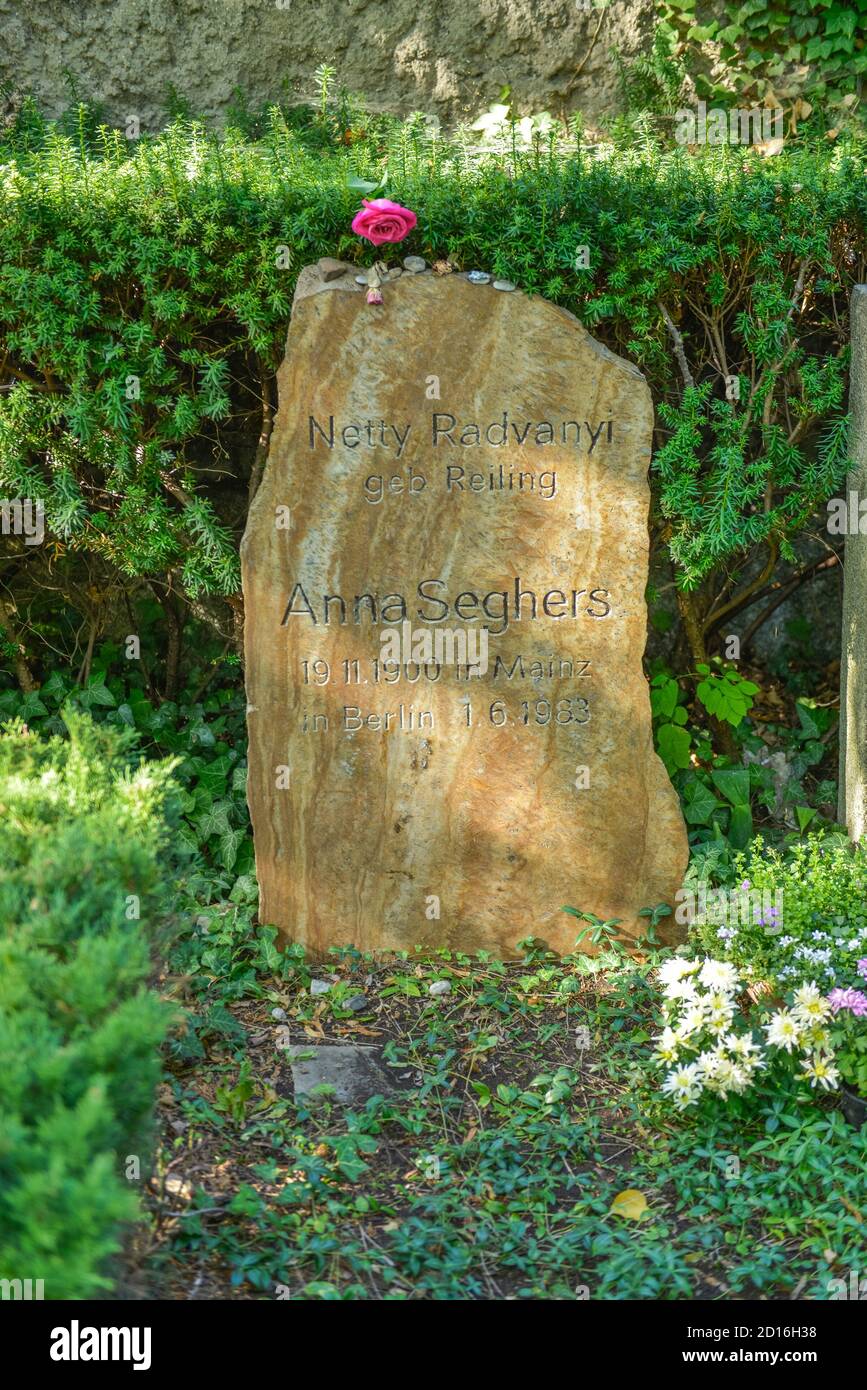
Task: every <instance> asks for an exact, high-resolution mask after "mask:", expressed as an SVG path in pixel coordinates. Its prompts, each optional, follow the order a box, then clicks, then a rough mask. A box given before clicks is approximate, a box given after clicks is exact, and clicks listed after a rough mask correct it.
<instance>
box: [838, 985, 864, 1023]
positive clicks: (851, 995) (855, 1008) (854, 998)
mask: <svg viewBox="0 0 867 1390" xmlns="http://www.w3.org/2000/svg"><path fill="white" fill-rule="evenodd" d="M828 1003H829V1004H830V1005H831V1008H832V1009H833V1011H834V1013H835V1014H836V1013H839V1012H840V1010H841V1009H848V1010H849V1011H850V1013H853V1014H854V1015H855V1017H856V1018H864V1017H867V994H864V992H863V991H862V990H860V989H832V990H831V993H830V994H829V995H828Z"/></svg>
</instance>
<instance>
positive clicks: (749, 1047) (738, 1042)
mask: <svg viewBox="0 0 867 1390" xmlns="http://www.w3.org/2000/svg"><path fill="white" fill-rule="evenodd" d="M721 1041H722V1044H723V1046H724V1047H727V1048H728V1050H729V1052H733V1053H734V1054H735V1056H736V1057H739V1058H742V1059H747V1058H750V1057H752V1056H753V1054H754V1053H757V1052H758V1053H760V1052H761V1050H762V1049H761V1048H760V1046H759V1044H758V1043H757V1042H753V1039H752V1036H751V1035H750V1034H749V1033H742V1034H741V1036H740V1037H738V1036H737V1035H736V1034H735V1033H726V1035H725V1037H724V1038H722V1039H721Z"/></svg>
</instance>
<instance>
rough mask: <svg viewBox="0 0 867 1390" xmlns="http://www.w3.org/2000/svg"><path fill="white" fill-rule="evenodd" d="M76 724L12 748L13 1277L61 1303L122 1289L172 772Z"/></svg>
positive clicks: (4, 861) (4, 981)
mask: <svg viewBox="0 0 867 1390" xmlns="http://www.w3.org/2000/svg"><path fill="white" fill-rule="evenodd" d="M68 724H69V738H68V739H62V738H60V737H58V736H54V737H50V738H47V739H43V738H39V737H37V736H36V735H35V734H33V733H32V732H30V731H28V729H27V727H26V726H25V725H23V724H22V723H21V722H20V721H13V722H11V723H10V724H8V725H6V726H5V729H4V731H3V733H2V736H0V807H2V827H0V1048H2V1054H3V1059H4V1060H3V1067H2V1071H0V1110H2V1112H3V1116H4V1132H3V1139H2V1143H0V1275H2V1276H3V1277H4V1278H21V1279H27V1278H32V1279H43V1280H44V1281H45V1297H46V1298H55V1299H62V1298H87V1297H89V1296H92V1295H93V1294H95V1293H96V1292H98V1291H99V1290H100V1289H103V1288H106V1287H109V1286H110V1281H109V1280H108V1278H107V1276H106V1272H105V1263H106V1260H107V1257H108V1256H110V1255H111V1254H112V1253H114V1252H115V1251H116V1250H117V1249H118V1247H119V1229H120V1223H121V1222H124V1221H127V1220H129V1219H131V1218H132V1217H133V1216H134V1215H135V1214H136V1210H137V1203H136V1199H135V1195H134V1194H135V1191H136V1188H135V1185H134V1183H133V1182H131V1181H129V1180H128V1178H127V1174H126V1169H125V1165H126V1162H127V1158H128V1157H129V1156H130V1155H132V1156H135V1157H136V1158H138V1160H139V1163H140V1166H141V1170H142V1172H144V1170H145V1168H146V1163H145V1156H146V1154H147V1147H148V1144H149V1134H148V1130H149V1122H150V1114H151V1108H152V1105H153V1098H154V1090H155V1086H156V1082H157V1079H158V1077H159V1072H160V1063H159V1054H158V1050H157V1049H158V1046H159V1043H160V1041H161V1040H162V1037H163V1034H164V1032H165V1028H166V1022H167V1015H166V1009H165V1006H164V1005H163V1004H162V1003H161V1002H160V1001H159V999H158V998H157V996H156V995H155V994H154V993H152V992H151V991H150V990H148V989H147V988H146V982H147V979H148V976H149V974H150V970H151V962H150V955H149V950H148V941H147V936H146V935H145V931H146V929H147V928H148V927H151V928H153V927H154V926H155V925H156V924H157V922H158V921H159V914H160V913H161V912H162V911H163V910H164V908H163V893H164V884H163V878H162V872H163V871H162V866H161V864H160V856H161V854H162V852H163V849H164V841H165V835H164V816H165V815H166V812H167V797H168V794H169V790H170V782H169V773H170V766H169V765H165V764H164V765H160V764H157V763H148V764H142V765H140V766H139V765H138V760H137V759H135V758H133V757H132V755H131V743H130V737H129V735H128V734H127V735H126V736H124V735H122V734H120V733H119V732H117V731H113V730H110V729H107V728H101V729H100V728H97V727H95V726H94V725H92V724H91V723H90V721H89V720H87V719H86V718H85V717H83V716H81V715H79V716H75V715H73V714H70V715H69V716H68Z"/></svg>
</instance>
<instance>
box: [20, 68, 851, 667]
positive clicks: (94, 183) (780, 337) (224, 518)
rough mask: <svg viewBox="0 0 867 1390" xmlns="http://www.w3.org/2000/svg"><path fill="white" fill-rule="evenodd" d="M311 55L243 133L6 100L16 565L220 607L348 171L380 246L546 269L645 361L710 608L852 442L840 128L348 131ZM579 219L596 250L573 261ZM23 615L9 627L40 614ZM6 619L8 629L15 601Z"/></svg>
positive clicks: (360, 254) (572, 304) (682, 535)
mask: <svg viewBox="0 0 867 1390" xmlns="http://www.w3.org/2000/svg"><path fill="white" fill-rule="evenodd" d="M330 81H331V79H330V78H329V77H328V76H327V75H323V76H322V82H323V84H324V92H325V95H324V106H323V108H322V110H320V111H319V112H318V113H313V115H312V117H310V119H309V120H308V121H307V123H306V124H304V123H303V122H302V121H300V119H299V121H298V122H297V123H295V124H291V123H290V122H289V121H288V120H287V117H286V116H285V115H284V114H283V113H281V112H280V111H279V110H278V109H277V108H272V109H271V111H270V113H268V114H267V118H266V119H263V118H261V117H257V118H256V121H255V122H253V125H254V126H255V128H256V131H257V138H256V139H249V138H247V137H246V136H245V135H243V134H242V133H241V131H240V130H238V129H233V128H230V129H228V130H227V131H226V132H225V134H223V135H222V136H219V137H218V136H216V135H214V134H212V133H210V132H208V131H207V130H206V129H205V128H204V127H203V126H201V125H200V124H197V123H196V122H194V121H191V120H189V119H180V118H179V119H178V120H177V121H176V122H175V124H173V125H172V126H171V127H170V128H169V129H167V130H166V131H165V132H164V133H163V134H161V135H159V136H156V137H142V138H141V139H140V140H138V141H129V140H127V139H125V138H124V136H123V135H122V134H121V132H118V131H112V130H109V129H107V128H99V129H94V128H93V125H92V123H91V122H89V121H88V119H87V113H86V112H85V111H82V112H81V113H80V121H79V128H78V130H77V131H75V132H74V133H68V131H67V133H64V131H62V130H61V129H60V128H59V127H57V126H52V125H49V124H46V123H43V122H41V121H40V120H39V118H38V116H37V115H36V114H35V113H34V112H33V111H32V109H29V108H28V112H27V113H26V119H24V118H22V119H21V120H20V121H19V123H18V124H17V125H16V126H14V127H12V128H11V129H10V130H9V131H7V132H6V133H5V134H4V137H3V139H4V141H5V143H4V144H2V145H0V181H2V192H3V197H2V202H0V386H3V387H5V388H7V389H4V390H2V391H0V493H2V494H5V495H9V496H19V495H20V496H27V497H41V498H43V499H44V501H45V505H46V524H47V527H48V537H49V542H48V544H47V545H45V546H44V547H38V548H36V551H38V552H39V553H34V549H33V548H31V549H29V550H27V551H25V548H24V546H23V542H22V543H21V544H20V545H18V547H17V549H16V548H15V544H14V543H13V545H12V563H11V564H10V566H9V569H8V570H7V571H6V573H5V582H6V584H7V586H8V587H9V589H10V591H11V592H12V593H13V594H14V595H21V596H22V601H24V600H26V601H27V602H28V603H29V602H30V599H31V597H33V598H35V601H36V602H37V604H43V602H44V601H43V599H42V597H41V594H42V592H44V591H45V590H46V589H50V590H51V592H52V594H53V593H54V592H55V585H56V582H57V580H56V576H57V574H58V573H60V574H61V575H62V577H63V581H64V589H65V593H66V594H67V596H68V601H69V603H70V605H71V607H72V609H74V610H75V611H76V612H80V611H81V608H82V606H84V607H85V608H86V607H87V604H86V603H84V600H83V599H82V593H85V594H88V593H90V592H91V591H92V587H93V585H94V583H96V584H97V587H98V588H99V589H100V591H103V590H104V589H105V588H106V587H108V586H110V585H114V586H115V587H116V588H117V587H118V586H119V587H120V588H121V589H128V588H129V587H130V586H132V585H134V582H135V581H138V580H141V579H146V580H150V581H152V582H153V583H154V584H156V585H158V586H160V593H161V594H163V593H164V591H165V589H166V588H167V587H168V588H170V591H171V594H172V595H173V596H174V598H175V599H176V600H178V599H180V598H181V597H184V598H185V599H186V600H187V602H190V603H192V602H195V601H196V600H197V599H201V598H202V597H204V596H207V595H213V596H215V598H218V599H219V598H220V597H227V598H229V599H230V600H231V601H232V602H233V603H234V604H235V605H237V602H238V597H237V589H238V560H237V542H238V538H239V535H240V532H241V530H242V527H243V524H244V520H245V515H246V506H247V500H248V485H249V480H250V475H251V471H252V469H253V457H254V455H255V451H256V440H257V438H258V435H259V432H260V430H261V426H262V419H263V416H262V402H263V401H264V400H265V399H266V398H269V399H270V400H271V401H272V403H273V380H272V376H273V371H274V368H275V367H276V365H277V363H278V361H279V357H280V352H281V349H282V345H283V343H284V340H285V333H286V327H287V323H288V319H289V314H290V306H291V300H292V293H293V289H294V283H295V278H296V275H297V273H298V270H299V269H300V267H301V266H302V265H304V264H305V263H306V262H309V261H311V260H315V259H316V258H317V257H318V256H321V255H323V254H334V255H338V256H343V257H347V258H349V260H351V261H353V260H354V261H363V260H364V259H365V258H369V254H368V250H365V248H364V246H363V245H362V243H361V242H360V241H359V240H358V238H356V237H354V236H353V235H352V233H351V232H350V230H349V224H350V221H351V218H352V216H353V214H354V212H355V211H356V210H357V208H358V205H359V199H360V196H361V192H362V188H363V187H367V186H370V185H373V186H375V187H377V188H378V189H380V190H381V191H385V192H386V193H388V195H389V196H392V197H395V198H397V199H398V200H400V201H401V202H403V203H404V204H406V205H408V206H410V207H412V208H413V209H414V210H416V211H417V213H418V217H419V225H418V228H417V229H416V231H415V232H414V233H413V234H412V236H411V237H410V238H409V239H408V241H407V242H406V243H405V244H404V246H403V247H402V248H401V249H402V251H411V252H417V253H421V254H424V255H425V256H427V257H428V258H431V257H441V256H448V257H449V258H450V259H451V261H452V263H453V264H455V265H457V266H458V267H464V268H469V267H471V266H476V265H484V266H485V267H486V268H488V269H489V270H491V271H493V272H494V273H495V274H497V275H502V276H506V277H508V278H511V279H513V280H514V281H516V282H517V283H518V284H519V285H520V286H521V287H522V288H524V289H526V290H528V291H530V292H533V293H541V294H544V295H545V296H546V297H548V298H549V299H551V300H553V301H554V302H556V303H559V304H563V305H564V306H566V307H567V308H569V309H570V310H572V311H573V312H575V313H576V314H577V315H578V316H579V317H580V318H581V319H582V320H583V322H584V323H585V324H587V326H588V327H589V328H590V329H591V330H592V331H593V332H594V333H595V334H597V335H598V336H599V337H601V338H602V339H603V341H605V342H606V343H607V344H608V345H609V346H610V347H612V348H613V349H614V350H615V351H617V352H620V353H622V354H623V355H624V356H627V357H629V358H631V359H632V360H633V361H635V362H637V363H638V365H639V366H640V367H641V368H642V369H643V370H644V371H645V373H646V375H647V377H648V379H649V382H650V385H651V388H652V390H653V393H654V398H655V400H656V401H657V402H658V404H659V420H660V426H661V428H660V432H659V448H658V450H657V453H656V456H655V458H654V460H653V465H652V467H653V479H654V483H655V486H656V491H657V497H658V505H659V509H660V511H661V515H662V519H663V529H662V535H663V540H664V542H665V543H666V544H667V545H668V547H669V550H670V554H671V558H672V561H673V563H674V566H675V569H676V574H677V578H678V582H679V583H680V584H681V585H682V586H686V587H687V588H689V589H690V590H691V591H693V592H695V593H696V601H697V602H700V603H703V604H704V605H705V609H706V610H708V609H709V608H710V606H711V599H710V596H709V595H707V594H704V593H703V592H702V586H703V585H706V584H708V583H709V582H710V580H711V579H712V578H713V576H715V575H717V574H718V573H719V571H721V570H724V571H725V572H726V582H727V584H729V585H730V586H732V589H733V597H734V600H735V601H736V600H737V597H738V590H737V588H736V581H737V579H738V576H739V574H740V573H741V571H742V570H744V569H745V567H746V566H747V565H748V563H749V562H750V560H751V558H752V557H754V556H755V555H756V554H757V553H759V552H763V551H764V550H765V549H767V550H768V551H769V552H772V553H773V554H776V553H779V554H781V555H783V556H784V557H786V556H789V557H790V556H791V554H792V551H791V546H792V542H793V540H794V539H795V538H796V537H797V536H798V534H799V533H800V531H801V530H802V529H803V527H804V526H805V525H806V523H807V521H808V520H809V518H810V515H811V513H812V512H813V510H814V509H815V508H816V507H817V506H819V505H821V504H823V503H824V501H825V500H826V499H827V497H828V496H829V495H830V494H831V493H832V492H833V490H834V488H835V487H836V486H837V484H838V482H839V480H840V478H841V477H842V476H843V473H844V471H845V467H846V432H845V385H846V365H847V347H846V339H847V328H846V319H845V305H846V302H847V299H848V293H849V289H850V287H851V284H852V283H853V281H855V280H858V279H862V278H863V277H864V249H865V241H864V211H865V202H867V194H865V189H864V180H863V175H862V169H863V148H862V146H861V145H860V144H859V143H858V140H857V139H856V138H855V137H854V136H853V137H852V139H851V140H850V141H849V142H848V143H847V144H846V145H845V147H844V148H835V149H833V150H831V149H829V148H828V147H827V146H825V147H821V146H820V147H817V148H816V149H813V148H812V147H810V146H809V145H808V144H807V145H804V146H803V147H799V148H797V149H795V150H793V151H792V152H791V153H789V152H786V153H784V154H783V155H781V156H779V157H778V158H777V159H776V160H774V161H767V160H764V161H763V160H761V159H760V158H758V156H757V155H756V154H755V153H754V152H753V151H750V150H748V149H741V148H734V147H733V148H719V149H708V150H706V151H704V152H702V153H701V154H700V155H698V156H691V155H689V154H687V153H686V152H684V151H682V150H675V151H671V152H663V151H662V150H661V149H660V148H659V145H658V142H657V141H656V140H655V137H653V135H652V133H651V134H649V135H648V138H647V140H646V141H642V144H641V148H638V149H623V150H614V151H612V150H610V149H607V150H606V149H604V148H599V149H596V150H594V151H592V152H589V153H588V151H587V150H586V148H581V147H579V148H577V149H576V148H575V147H574V145H573V144H572V143H569V142H568V141H567V140H566V138H565V137H566V135H567V132H565V131H564V130H563V128H562V127H560V126H558V125H557V123H556V122H550V123H549V124H547V125H546V126H545V128H544V129H542V128H536V127H534V126H533V125H532V123H531V125H530V127H529V128H528V130H527V132H522V131H521V130H520V129H519V125H520V123H515V122H514V121H512V120H511V118H510V121H509V129H510V131H511V132H512V137H513V138H511V140H507V141H506V142H505V146H504V148H491V149H488V150H485V151H481V152H480V151H479V150H473V149H472V148H471V146H470V143H469V142H468V139H467V134H468V133H467V132H466V131H464V132H462V133H459V135H458V137H457V138H456V139H455V140H454V141H453V142H449V141H447V140H444V139H442V138H439V137H438V136H436V135H434V134H432V133H431V132H430V131H428V130H427V129H426V127H425V126H424V123H423V122H422V121H421V119H420V118H412V119H411V120H410V121H408V122H405V123H399V122H393V121H392V122H390V123H389V122H385V121H384V120H382V121H379V122H374V121H366V122H365V125H366V127H367V128H366V129H365V128H361V129H358V130H353V129H350V130H349V136H351V139H350V140H349V143H347V131H346V129H341V126H342V121H343V119H344V116H345V117H346V119H350V118H351V117H352V113H351V112H342V111H341V110H340V109H339V103H338V105H335V103H334V101H333V99H332V96H331V95H330V92H329V89H328V84H329V83H330ZM323 111H324V114H323ZM709 233H711V234H709ZM582 245H588V246H589V247H590V248H591V256H590V261H591V266H590V269H576V268H575V263H576V248H577V247H578V246H582ZM666 316H667V317H666ZM669 321H670V322H669ZM672 327H674V328H675V329H676V331H677V332H678V333H679V334H680V336H681V339H682V343H683V352H684V354H685V357H684V360H685V361H686V363H687V364H688V368H689V372H690V375H691V380H692V383H693V384H692V385H685V384H684V379H683V377H682V370H681V365H680V364H679V362H678V357H677V353H676V352H675V351H674V342H673V338H672V332H671V329H672ZM733 378H737V379H738V380H739V382H740V383H741V394H740V399H739V400H730V399H728V398H727V389H728V388H727V379H733ZM25 559H26V560H27V562H28V566H27V570H28V573H27V574H25V567H24V564H23V562H24V560H25ZM76 561H77V562H78V564H79V568H78V569H76V568H75V562H76ZM85 562H86V564H87V566H88V570H89V572H88V573H87V574H86V575H82V573H81V568H80V566H81V564H83V563H85ZM49 565H50V567H51V569H50V576H51V583H50V584H48V582H47V580H48V572H49V571H48V567H49ZM40 566H41V567H42V569H43V570H44V576H43V577H44V580H45V581H46V582H45V583H44V584H42V585H40V584H38V583H36V580H35V577H36V576H37V575H38V574H39V573H40V568H39V567H40ZM58 567H59V569H58ZM94 576H95V578H94ZM730 604H731V600H730V601H729V608H728V611H729V612H731V606H730ZM41 612H42V614H44V616H41V617H40V618H39V619H38V620H37V621H36V622H34V624H33V627H32V628H31V630H30V632H29V634H28V637H27V642H25V647H26V646H27V645H28V644H29V643H36V642H38V640H39V636H40V631H41V629H42V628H44V629H45V630H46V631H50V628H51V622H52V621H60V619H59V618H54V619H52V617H51V614H50V613H49V612H48V610H46V609H45V608H44V606H43V608H42V610H41ZM88 616H90V615H89V614H88ZM63 621H67V619H66V618H65V617H64V618H63ZM68 621H70V622H72V621H73V618H72V617H70V618H69V619H68ZM5 622H6V620H5V619H4V624H5ZM215 625H217V626H219V623H218V622H217V621H216V620H215ZM224 626H225V621H224ZM229 630H231V627H230V628H229ZM0 637H2V638H3V639H4V640H5V649H6V651H7V652H10V653H11V652H14V651H15V650H16V649H17V648H18V647H20V644H21V634H20V633H15V632H13V631H12V630H11V628H8V627H7V631H6V633H5V634H0ZM695 655H696V659H699V654H698V653H696V654H695Z"/></svg>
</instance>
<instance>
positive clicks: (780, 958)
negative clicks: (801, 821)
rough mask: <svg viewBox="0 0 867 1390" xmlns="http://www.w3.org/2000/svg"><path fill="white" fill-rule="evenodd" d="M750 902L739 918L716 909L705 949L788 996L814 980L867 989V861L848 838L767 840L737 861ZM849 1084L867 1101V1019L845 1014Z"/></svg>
mask: <svg viewBox="0 0 867 1390" xmlns="http://www.w3.org/2000/svg"><path fill="white" fill-rule="evenodd" d="M734 872H735V875H736V878H737V879H738V880H739V881H740V882H741V884H742V886H743V888H744V891H745V893H746V894H747V897H745V898H744V899H743V902H744V910H743V911H738V912H737V914H736V916H737V920H736V921H735V920H732V915H731V913H729V914H728V915H727V916H726V918H725V920H724V921H723V922H722V925H721V921H720V914H719V913H714V912H713V911H709V912H708V913H707V914H706V917H705V918H703V919H702V920H701V921H700V922H699V923H698V925H697V927H696V935H697V937H698V939H699V940H700V941H701V943H702V945H703V946H704V947H705V949H707V950H708V951H709V952H711V953H715V954H716V955H717V956H724V957H725V958H726V959H728V960H731V961H732V962H733V963H734V964H735V965H737V966H738V968H739V969H742V970H743V971H744V973H745V974H746V975H747V976H748V978H750V979H752V980H754V981H769V982H771V983H772V984H773V985H774V986H775V988H777V989H778V990H779V991H780V992H782V993H785V991H786V990H787V989H789V988H790V987H791V985H793V984H799V983H800V982H802V981H810V980H812V981H815V982H816V983H817V984H818V985H819V986H820V988H821V989H822V992H823V993H825V994H827V993H828V992H829V991H830V990H831V989H835V988H839V989H853V988H854V989H857V990H859V991H863V988H864V976H863V974H862V973H861V972H859V970H858V962H859V960H865V959H867V856H865V854H864V852H863V850H861V849H858V848H855V847H853V846H852V845H850V843H849V842H848V840H847V839H846V838H845V837H844V836H842V835H826V834H824V833H821V832H820V833H818V834H810V835H807V836H806V837H805V838H804V839H803V840H802V841H801V842H800V843H794V844H792V845H790V846H788V847H786V848H784V849H774V848H771V847H770V846H767V845H765V844H764V843H763V841H762V839H761V837H756V839H755V840H754V841H753V843H752V844H751V846H750V848H749V851H748V852H747V853H746V854H742V855H739V856H737V857H736V859H735V862H734ZM831 1033H832V1041H833V1043H834V1046H835V1050H837V1062H838V1064H839V1066H840V1072H841V1075H842V1077H843V1080H844V1081H846V1082H848V1083H849V1084H850V1085H852V1086H855V1087H858V1088H860V1089H861V1091H862V1094H864V1095H865V1096H867V1021H865V1019H864V1018H857V1017H853V1016H852V1015H847V1014H846V1013H841V1014H840V1015H839V1016H838V1017H837V1019H836V1020H835V1022H834V1026H833V1027H832V1030H831Z"/></svg>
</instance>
